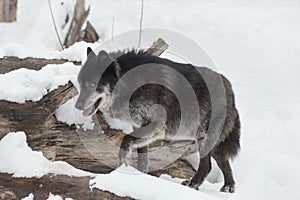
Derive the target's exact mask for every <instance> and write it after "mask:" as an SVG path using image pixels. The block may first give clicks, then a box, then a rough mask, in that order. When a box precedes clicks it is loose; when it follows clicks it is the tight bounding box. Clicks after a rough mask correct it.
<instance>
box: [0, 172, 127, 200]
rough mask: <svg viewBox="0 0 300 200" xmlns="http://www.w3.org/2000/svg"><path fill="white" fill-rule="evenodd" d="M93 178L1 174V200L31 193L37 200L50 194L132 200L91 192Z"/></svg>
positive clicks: (104, 192) (105, 192) (17, 197)
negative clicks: (17, 176)
mask: <svg viewBox="0 0 300 200" xmlns="http://www.w3.org/2000/svg"><path fill="white" fill-rule="evenodd" d="M90 180H91V177H70V176H62V175H60V176H53V175H46V176H43V177H41V178H14V177H12V176H11V175H10V174H0V200H12V199H14V200H20V199H22V198H24V197H26V196H28V195H29V194H30V193H32V194H33V195H34V199H35V200H45V199H47V198H48V196H49V193H52V194H55V195H59V196H61V197H63V198H64V199H65V198H72V199H74V200H79V199H89V200H106V199H107V200H110V199H115V200H131V199H132V198H129V197H119V196H117V195H115V194H113V193H110V192H107V191H102V190H99V189H93V190H91V189H90V188H89V181H90Z"/></svg>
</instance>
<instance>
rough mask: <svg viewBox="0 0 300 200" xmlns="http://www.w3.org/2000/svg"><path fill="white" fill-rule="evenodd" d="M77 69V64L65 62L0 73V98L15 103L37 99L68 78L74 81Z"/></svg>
mask: <svg viewBox="0 0 300 200" xmlns="http://www.w3.org/2000/svg"><path fill="white" fill-rule="evenodd" d="M79 69H80V67H79V66H75V65H74V64H73V63H69V62H67V63H64V64H62V65H56V64H51V65H47V66H45V67H43V68H42V69H41V70H39V71H36V70H30V69H25V68H22V69H18V70H14V71H11V72H9V73H6V74H0V99H1V100H7V101H12V102H17V103H24V102H25V101H26V100H32V101H38V100H40V99H41V98H42V97H43V96H44V95H45V94H47V93H48V92H49V91H52V90H54V89H56V88H58V86H60V85H65V84H66V83H68V81H69V80H71V81H72V82H76V75H77V73H78V71H79ZM16 80H17V81H16ZM12 86H13V87H14V89H12V88H11V87H12Z"/></svg>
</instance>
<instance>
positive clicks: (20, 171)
mask: <svg viewBox="0 0 300 200" xmlns="http://www.w3.org/2000/svg"><path fill="white" fill-rule="evenodd" d="M8 152H9V153H8ZM0 163H1V165H0V173H9V174H13V176H14V177H27V178H30V177H42V176H43V175H45V174H61V175H69V176H78V177H80V176H92V175H93V174H92V173H89V172H85V171H82V170H79V169H76V168H74V167H73V166H71V165H69V164H68V163H66V162H62V161H54V162H51V161H49V160H48V159H47V158H45V157H44V156H43V154H42V152H37V151H32V149H31V148H30V147H28V144H27V142H26V135H25V133H24V132H11V133H8V134H6V135H5V136H4V137H3V138H2V139H1V140H0Z"/></svg>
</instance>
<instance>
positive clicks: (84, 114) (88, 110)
mask: <svg viewBox="0 0 300 200" xmlns="http://www.w3.org/2000/svg"><path fill="white" fill-rule="evenodd" d="M93 106H94V105H92V106H91V107H89V108H87V109H86V110H84V111H83V112H82V115H83V116H85V117H87V116H89V114H90V113H91V111H92V109H93Z"/></svg>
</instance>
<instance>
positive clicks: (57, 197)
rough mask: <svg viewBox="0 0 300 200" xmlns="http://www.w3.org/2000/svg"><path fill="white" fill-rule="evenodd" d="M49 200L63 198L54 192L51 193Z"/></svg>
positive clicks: (61, 199)
mask: <svg viewBox="0 0 300 200" xmlns="http://www.w3.org/2000/svg"><path fill="white" fill-rule="evenodd" d="M47 200H63V198H62V197H61V196H59V195H54V194H52V193H50V194H49V197H48V199H47Z"/></svg>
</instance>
